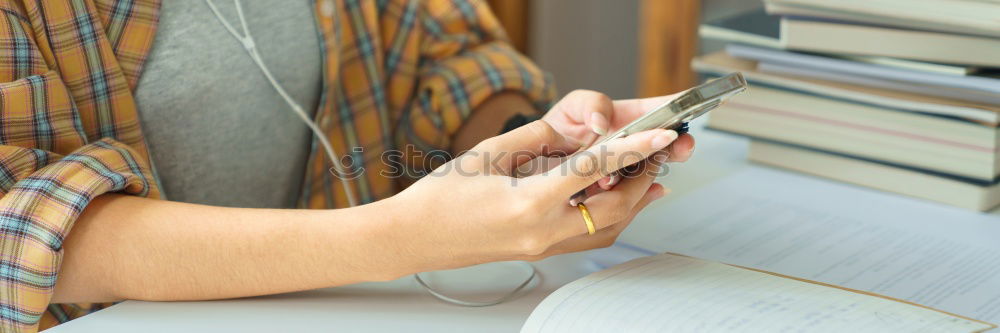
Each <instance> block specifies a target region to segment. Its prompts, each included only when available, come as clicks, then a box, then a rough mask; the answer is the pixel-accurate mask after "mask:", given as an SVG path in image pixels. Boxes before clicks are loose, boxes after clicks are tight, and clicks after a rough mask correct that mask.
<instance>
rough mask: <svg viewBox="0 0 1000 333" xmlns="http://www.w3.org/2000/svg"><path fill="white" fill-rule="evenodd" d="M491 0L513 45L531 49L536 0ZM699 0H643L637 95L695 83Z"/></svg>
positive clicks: (651, 94) (637, 64)
mask: <svg viewBox="0 0 1000 333" xmlns="http://www.w3.org/2000/svg"><path fill="white" fill-rule="evenodd" d="M538 1H546V0H538ZM613 1H619V0H613ZM488 2H489V4H490V7H491V8H492V9H493V12H494V13H496V15H497V17H498V18H499V19H500V22H501V23H502V24H503V25H504V28H505V29H507V34H508V35H509V36H510V39H511V43H512V44H513V45H514V47H516V48H517V49H518V50H520V51H521V52H523V53H526V54H530V51H531V50H529V49H528V48H529V45H531V43H530V38H531V36H530V31H531V26H530V25H531V14H532V13H531V8H532V5H531V1H530V0H489V1H488ZM700 4H701V1H700V0H640V3H639V6H638V13H636V17H638V21H639V22H635V24H638V31H637V32H638V56H637V59H635V61H636V62H637V63H636V69H637V70H636V81H637V82H636V91H635V92H634V93H635V94H636V95H638V96H657V95H663V94H669V93H674V92H677V91H681V90H684V89H687V88H689V87H691V86H692V85H694V83H695V79H696V76H695V74H694V72H693V71H692V70H691V66H690V62H691V59H692V58H693V57H694V55H695V54H696V53H697V51H698V39H697V31H698V23H699V17H700V7H701V6H700ZM582 19H584V18H581V20H582ZM623 23H626V22H623Z"/></svg>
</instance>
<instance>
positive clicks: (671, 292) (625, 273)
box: [521, 253, 996, 333]
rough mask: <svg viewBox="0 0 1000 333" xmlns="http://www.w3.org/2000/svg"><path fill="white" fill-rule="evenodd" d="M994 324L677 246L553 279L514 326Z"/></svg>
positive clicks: (946, 328) (707, 328)
mask: <svg viewBox="0 0 1000 333" xmlns="http://www.w3.org/2000/svg"><path fill="white" fill-rule="evenodd" d="M994 327H996V326H995V325H992V324H989V323H985V322H981V321H977V320H973V319H968V318H964V317H961V316H957V315H953V314H949V313H946V312H942V311H938V310H934V309H930V308H926V307H922V306H919V305H915V304H912V303H907V302H904V301H900V300H895V299H891V298H888V297H883V296H878V295H873V294H867V293H864V292H860V291H855V290H849V289H844V288H839V287H835V286H830V285H825V284H821V283H818V282H812V281H805V280H800V279H795V278H791V277H787V276H781V275H777V274H773V273H768V272H763V271H757V270H752V269H747V268H742V267H737V266H730V265H726V264H722V263H717V262H711V261H704V260H700V259H695V258H691V257H685V256H680V255H675V254H669V253H667V254H661V255H656V256H651V257H644V258H639V259H635V260H632V261H629V262H627V263H624V264H621V265H617V266H615V267H612V268H610V269H607V270H604V271H600V272H597V273H594V274H591V275H588V276H586V277H584V278H582V279H579V280H576V281H574V282H572V283H569V284H567V285H566V286H563V287H562V288H559V289H558V290H556V291H555V292H554V293H552V294H551V295H549V296H548V297H547V298H545V300H544V301H542V303H541V304H540V305H539V306H538V307H537V308H535V311H534V312H532V313H531V317H529V318H528V321H527V322H526V323H525V324H524V327H522V329H521V332H573V333H579V332H615V331H625V332H637V331H642V332H690V331H697V332H852V333H856V332H982V331H986V330H989V329H992V328H994Z"/></svg>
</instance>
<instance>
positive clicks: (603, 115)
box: [530, 90, 694, 190]
mask: <svg viewBox="0 0 1000 333" xmlns="http://www.w3.org/2000/svg"><path fill="white" fill-rule="evenodd" d="M677 95H679V94H673V95H666V96H659V97H651V98H638V99H626V100H617V101H616V100H612V99H611V98H609V97H608V96H607V95H604V94H602V93H599V92H596V91H590V90H575V91H573V92H570V93H569V94H567V95H566V97H564V98H563V99H562V100H560V101H559V102H558V103H556V105H555V106H554V107H552V109H551V110H549V112H548V113H546V114H545V116H544V117H542V120H544V121H545V122H547V123H549V125H551V126H552V128H554V129H555V130H556V131H557V132H559V133H560V134H562V135H563V136H565V137H567V138H568V139H570V140H572V141H576V142H577V143H579V144H580V146H581V147H587V146H590V145H591V144H593V143H594V142H596V141H597V139H598V138H599V137H601V136H604V135H606V134H608V133H610V132H614V131H616V130H618V129H620V128H622V127H624V126H625V125H627V124H628V123H630V122H632V121H633V120H635V119H637V118H639V117H640V116H642V115H643V114H645V113H646V112H649V111H652V110H653V108H655V107H657V106H660V105H661V104H663V103H666V102H668V101H670V100H672V99H674V98H677ZM665 150H666V152H667V156H668V158H667V162H684V161H687V160H688V158H690V157H691V153H693V152H694V138H693V137H692V136H691V135H689V134H684V135H681V136H680V137H679V138H677V141H674V143H673V144H671V145H670V146H669V147H667V149H665ZM553 162H555V161H553ZM556 163H557V162H556ZM542 169H545V168H544V167H542ZM534 171H535V172H530V173H536V172H538V171H539V170H534ZM617 178H620V177H618V176H611V177H605V178H604V179H601V180H600V181H598V182H597V184H598V185H599V186H600V187H601V188H602V189H604V190H607V189H610V188H611V187H612V186H614V184H615V183H617V182H618V179H617Z"/></svg>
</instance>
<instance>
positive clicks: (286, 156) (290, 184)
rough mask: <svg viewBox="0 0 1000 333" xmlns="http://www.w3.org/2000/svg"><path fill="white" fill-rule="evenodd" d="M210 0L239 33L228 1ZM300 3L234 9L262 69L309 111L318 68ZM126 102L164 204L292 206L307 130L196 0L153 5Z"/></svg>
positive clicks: (262, 2) (311, 29) (308, 18)
mask: <svg viewBox="0 0 1000 333" xmlns="http://www.w3.org/2000/svg"><path fill="white" fill-rule="evenodd" d="M213 1H214V2H213V3H214V4H215V5H216V6H217V7H218V8H219V10H220V12H221V13H222V14H223V16H224V17H225V18H226V19H227V20H228V21H229V22H230V24H232V25H233V26H234V27H235V28H236V30H237V32H242V29H241V28H240V24H239V17H238V16H237V15H236V8H235V5H234V4H233V1H231V0H213ZM310 3H311V1H308V0H294V1H290V0H253V1H243V2H242V5H243V10H244V14H245V15H246V18H247V25H248V26H249V29H250V31H251V33H252V35H253V37H254V39H255V40H256V42H257V48H258V50H259V51H260V53H261V55H262V57H263V59H264V63H265V64H267V66H268V68H269V69H270V70H271V72H272V73H273V74H274V76H275V77H276V78H277V79H278V81H279V82H281V84H282V85H283V86H284V87H285V90H287V91H288V92H289V93H290V94H291V95H292V97H293V98H294V99H295V100H296V101H297V102H298V103H299V104H300V105H302V107H303V108H305V109H306V110H307V111H308V112H315V109H316V107H317V105H318V103H319V98H320V90H321V88H322V85H321V82H322V73H321V71H322V67H321V62H320V61H321V59H320V46H319V38H318V37H317V30H316V20H315V18H314V16H313V10H312V8H311V7H310ZM135 98H136V102H137V103H138V109H139V117H140V119H141V121H142V127H143V131H144V134H145V137H146V140H147V143H148V145H149V148H150V151H151V156H152V160H153V164H154V166H155V168H156V171H157V173H158V174H159V176H160V180H161V181H162V184H163V190H164V192H165V193H166V196H167V198H168V199H170V200H175V201H183V202H193V203H202V204H210V205H221V206H233V207H293V206H294V205H295V202H296V200H297V198H298V195H299V192H300V191H299V190H300V187H301V182H302V179H303V173H304V171H305V164H306V160H307V159H308V153H309V147H310V144H311V139H312V137H311V132H310V131H309V129H308V128H307V127H306V125H305V124H303V123H302V120H300V119H299V118H298V117H297V116H296V115H295V114H294V113H293V112H292V111H291V109H290V108H289V107H288V105H287V104H286V103H285V102H284V100H282V99H281V97H280V96H279V95H278V93H277V92H275V91H274V89H273V88H272V87H271V85H270V84H269V83H268V82H267V79H266V78H265V77H264V75H263V74H261V71H260V69H258V67H257V66H256V65H255V64H254V63H253V61H252V60H251V59H250V57H249V55H247V53H246V52H245V51H244V50H243V48H242V46H241V45H240V44H239V42H238V41H237V40H236V39H235V38H233V37H232V36H231V35H230V34H229V33H228V32H227V31H226V30H225V28H224V27H223V25H222V23H220V22H219V21H218V19H216V18H215V16H214V15H212V12H211V11H210V10H209V7H208V5H206V4H205V3H204V2H203V1H201V0H171V1H163V4H162V8H161V13H160V23H159V28H158V32H157V34H156V39H155V41H154V43H153V48H152V50H151V51H150V55H149V58H148V60H147V62H146V67H145V69H144V70H143V73H142V76H141V78H140V80H139V85H138V88H137V90H136V93H135Z"/></svg>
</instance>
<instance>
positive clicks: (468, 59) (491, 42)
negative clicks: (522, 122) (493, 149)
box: [400, 0, 555, 152]
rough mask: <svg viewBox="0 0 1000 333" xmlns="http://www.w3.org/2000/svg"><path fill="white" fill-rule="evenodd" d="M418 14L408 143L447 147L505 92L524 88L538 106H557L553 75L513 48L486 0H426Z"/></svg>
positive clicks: (429, 148) (429, 147) (431, 148)
mask: <svg viewBox="0 0 1000 333" xmlns="http://www.w3.org/2000/svg"><path fill="white" fill-rule="evenodd" d="M415 20H416V22H415V26H416V29H418V30H420V31H421V32H422V33H421V35H420V37H419V38H420V44H419V48H420V50H419V54H420V59H419V60H418V64H419V66H418V68H417V70H418V77H419V79H418V80H417V82H418V83H417V86H416V94H415V98H414V100H413V102H412V105H411V107H410V109H409V112H407V113H406V114H405V116H406V125H408V126H406V128H405V130H404V131H401V132H400V134H402V135H404V137H402V138H401V139H402V141H403V144H412V145H414V146H415V147H416V148H418V150H422V151H427V152H430V151H435V150H437V151H441V150H447V149H448V148H449V147H450V145H451V137H452V136H453V135H454V134H455V133H456V132H457V131H458V130H459V128H461V126H462V124H463V123H464V122H465V120H466V119H467V118H468V117H469V116H470V115H471V114H472V112H473V110H475V109H476V107H477V106H479V105H480V104H481V103H483V102H484V101H486V100H487V99H488V98H490V97H491V96H493V95H495V94H497V93H499V92H503V91H515V92H520V93H522V94H523V95H524V96H526V97H527V98H528V99H530V100H531V101H532V102H533V103H534V104H535V106H536V108H537V109H538V110H546V109H548V108H549V107H550V106H551V103H552V102H553V100H554V98H555V88H554V85H553V83H552V79H551V78H550V77H549V76H548V74H547V73H545V72H543V71H542V70H541V69H539V68H538V66H536V65H535V64H534V63H533V62H532V61H531V60H529V59H528V58H527V57H525V56H523V55H521V54H520V53H518V52H517V51H516V50H514V49H513V47H512V46H511V45H510V44H509V43H508V41H507V37H506V35H505V33H504V30H503V28H502V27H501V25H500V23H499V22H498V20H497V19H496V17H495V16H494V15H493V13H492V12H491V11H490V9H489V6H488V5H487V4H486V2H485V1H477V0H426V1H423V2H421V3H420V9H419V10H418V11H417V15H416V17H415ZM490 134H491V135H493V134H496V133H490Z"/></svg>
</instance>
